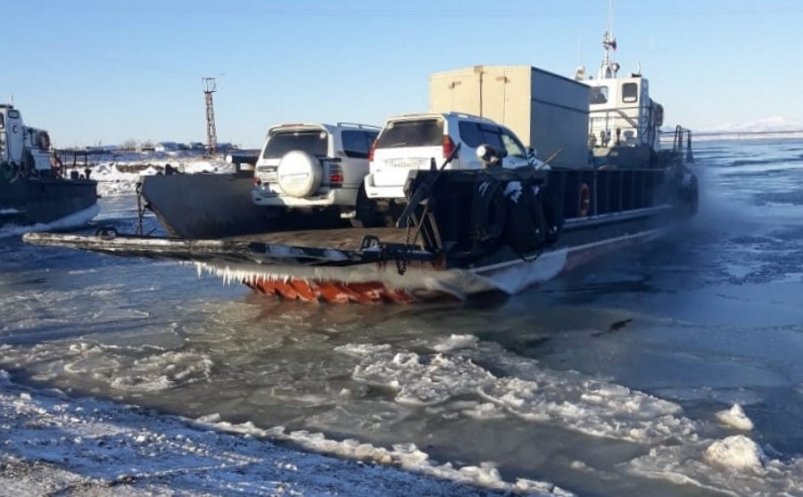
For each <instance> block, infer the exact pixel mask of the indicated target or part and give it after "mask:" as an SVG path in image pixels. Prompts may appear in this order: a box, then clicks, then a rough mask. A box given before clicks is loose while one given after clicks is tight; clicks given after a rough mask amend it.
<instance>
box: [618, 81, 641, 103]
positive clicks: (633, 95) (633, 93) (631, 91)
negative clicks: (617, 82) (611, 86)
mask: <svg viewBox="0 0 803 497" xmlns="http://www.w3.org/2000/svg"><path fill="white" fill-rule="evenodd" d="M622 102H624V103H626V104H632V103H636V102H638V84H636V83H625V84H623V85H622Z"/></svg>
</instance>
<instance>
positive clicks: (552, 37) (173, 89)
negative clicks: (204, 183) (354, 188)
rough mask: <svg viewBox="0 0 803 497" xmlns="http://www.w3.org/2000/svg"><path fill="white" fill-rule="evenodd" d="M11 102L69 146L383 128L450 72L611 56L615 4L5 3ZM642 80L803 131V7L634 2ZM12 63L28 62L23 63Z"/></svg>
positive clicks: (673, 115)
mask: <svg viewBox="0 0 803 497" xmlns="http://www.w3.org/2000/svg"><path fill="white" fill-rule="evenodd" d="M3 13H4V16H3V17H4V21H5V22H4V28H5V29H4V31H5V36H4V39H5V40H7V41H8V42H10V45H9V46H7V47H6V48H7V49H6V50H4V51H3V53H4V57H5V58H6V63H5V64H4V67H5V68H6V69H5V70H3V71H2V72H0V100H4V101H8V100H9V99H10V97H11V96H13V98H14V102H15V104H16V105H17V107H19V108H20V110H22V113H23V117H24V118H25V120H26V123H28V124H29V125H32V126H38V127H44V128H47V129H49V130H50V131H51V135H52V136H53V138H54V141H55V142H56V144H57V145H58V146H72V145H89V144H96V143H99V142H102V143H107V144H108V143H119V142H122V141H124V140H126V139H136V140H145V139H151V140H175V141H205V133H206V128H205V121H204V119H205V118H204V115H205V114H204V104H203V94H202V84H201V77H202V76H218V92H217V93H216V94H215V112H216V117H217V129H218V136H219V139H220V140H221V141H231V142H234V143H237V144H240V145H243V146H246V147H255V146H258V145H259V144H260V143H261V141H262V138H263V136H264V134H265V131H266V129H267V127H268V125H270V124H272V123H277V122H297V121H358V122H368V123H376V124H381V123H382V122H383V121H384V119H385V118H387V117H388V116H390V115H393V114H399V113H407V112H418V111H425V110H426V107H427V101H428V100H427V84H428V76H429V74H430V73H432V72H436V71H442V70H447V69H453V68H458V67H465V66H471V65H475V64H486V65H497V64H530V65H535V66H538V67H541V68H543V69H546V70H549V71H552V72H555V73H559V74H564V75H566V76H571V75H572V74H573V73H574V69H575V67H576V66H577V65H578V64H579V63H580V62H581V61H582V63H584V64H585V65H586V66H587V68H588V69H589V70H591V71H593V72H595V71H596V68H597V65H598V64H599V60H600V57H601V54H602V49H601V46H600V39H601V37H602V33H603V32H604V31H605V29H606V27H607V23H608V1H607V0H495V1H476V0H438V1H436V0H406V1H404V2H400V1H381V0H373V1H369V0H340V1H336V2H335V1H323V0H317V1H316V0H287V1H279V0H273V1H268V0H263V1H256V0H250V1H249V0H227V1H225V2H211V1H207V0H170V1H168V0H156V1H151V0H114V1H108V0H102V1H91V0H71V1H65V2H61V1H58V2H57V1H50V0H26V1H20V2H10V1H7V2H5V4H4V6H3ZM614 31H615V33H616V37H617V39H618V41H619V51H618V53H617V58H618V60H619V62H620V63H621V65H622V68H623V70H624V71H627V72H630V71H632V70H634V69H635V67H636V63H637V62H640V63H641V66H642V70H643V72H644V75H645V76H646V77H648V78H649V79H650V82H651V90H652V95H653V98H654V99H656V100H658V101H659V102H661V103H663V104H664V106H665V107H666V108H667V121H668V122H670V123H675V122H680V123H683V124H685V125H687V126H690V127H692V128H711V127H714V126H718V125H720V124H723V123H738V122H745V121H753V120H758V119H762V118H766V117H769V116H784V117H787V118H789V119H792V120H796V121H803V98H800V97H799V96H798V92H799V91H800V89H799V87H800V81H803V65H801V64H800V63H799V61H798V60H799V58H800V56H801V55H800V54H801V52H803V1H800V0H762V1H757V0H678V1H669V0H661V1H653V0H617V1H616V2H615V19H614ZM9 59H10V60H9Z"/></svg>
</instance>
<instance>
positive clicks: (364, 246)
mask: <svg viewBox="0 0 803 497" xmlns="http://www.w3.org/2000/svg"><path fill="white" fill-rule="evenodd" d="M405 238H406V231H405V230H401V229H396V228H371V229H361V228H344V229H331V230H306V231H283V232H275V233H264V234H259V235H248V236H240V237H232V238H223V239H218V240H204V239H183V238H164V237H151V236H134V235H122V234H118V233H117V232H115V231H114V230H99V231H98V233H96V234H94V235H75V234H60V233H29V234H27V235H25V236H24V240H25V241H26V242H27V243H31V244H34V245H42V246H51V247H67V248H74V249H81V250H89V251H93V252H100V253H105V254H111V255H116V256H123V257H148V258H153V259H169V260H179V261H193V262H217V263H220V262H233V263H236V262H240V263H242V262H250V263H258V264H265V265H270V264H280V263H281V264H287V263H292V264H297V265H309V266H314V265H319V264H320V265H327V266H348V265H355V264H367V263H375V262H381V261H383V260H394V259H395V258H396V257H397V256H402V255H403V256H404V257H405V258H406V259H407V260H417V261H424V260H434V255H433V254H432V253H430V252H427V251H425V250H424V249H423V247H421V246H419V245H413V244H407V243H405V242H406V240H405Z"/></svg>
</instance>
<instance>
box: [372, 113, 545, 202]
mask: <svg viewBox="0 0 803 497" xmlns="http://www.w3.org/2000/svg"><path fill="white" fill-rule="evenodd" d="M458 144H459V145H460V150H459V151H458V154H457V156H456V157H455V158H454V160H452V162H451V163H449V164H448V165H447V166H446V169H481V168H483V167H485V166H484V164H483V162H482V160H480V158H479V157H478V156H477V149H478V148H479V147H480V146H481V145H488V146H490V147H491V148H492V149H494V150H496V151H498V152H499V153H500V154H501V155H502V158H501V164H500V165H501V166H502V167H506V168H515V167H521V166H528V165H538V163H540V161H538V160H537V159H535V158H534V153H533V151H532V150H531V149H527V148H526V147H525V146H524V145H523V144H522V143H521V141H520V140H519V139H518V137H516V135H515V134H514V133H513V132H512V131H511V130H509V129H508V128H506V127H505V126H502V125H500V124H497V123H496V122H494V121H492V120H490V119H487V118H484V117H479V116H473V115H470V114H463V113H458V112H447V113H444V114H408V115H404V116H398V117H393V118H390V119H389V120H388V122H387V123H386V124H385V127H384V128H383V129H382V132H381V133H380V134H379V138H378V139H377V141H376V144H375V145H374V148H373V149H372V150H371V167H370V169H371V171H370V174H369V175H368V176H366V178H365V191H366V193H367V195H368V198H369V199H376V200H379V199H391V200H401V201H403V200H404V199H405V196H404V185H405V183H406V181H407V177H408V176H409V174H410V171H411V170H414V169H429V168H430V167H431V164H432V160H433V159H434V160H435V164H436V165H437V166H438V167H440V165H441V164H442V163H443V161H444V160H445V159H446V158H447V157H449V155H450V154H451V153H452V151H453V150H454V149H455V147H456V146H457V145H458Z"/></svg>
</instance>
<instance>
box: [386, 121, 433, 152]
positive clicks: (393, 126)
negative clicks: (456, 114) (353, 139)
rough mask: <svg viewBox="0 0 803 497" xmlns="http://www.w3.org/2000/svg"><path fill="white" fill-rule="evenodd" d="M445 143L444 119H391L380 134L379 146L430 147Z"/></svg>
mask: <svg viewBox="0 0 803 497" xmlns="http://www.w3.org/2000/svg"><path fill="white" fill-rule="evenodd" d="M442 144H443V121H442V120H440V119H418V120H414V121H413V120H405V121H391V122H389V123H388V125H387V126H385V130H384V131H382V134H380V135H379V140H377V142H376V147H377V148H395V147H428V146H440V145H442Z"/></svg>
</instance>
